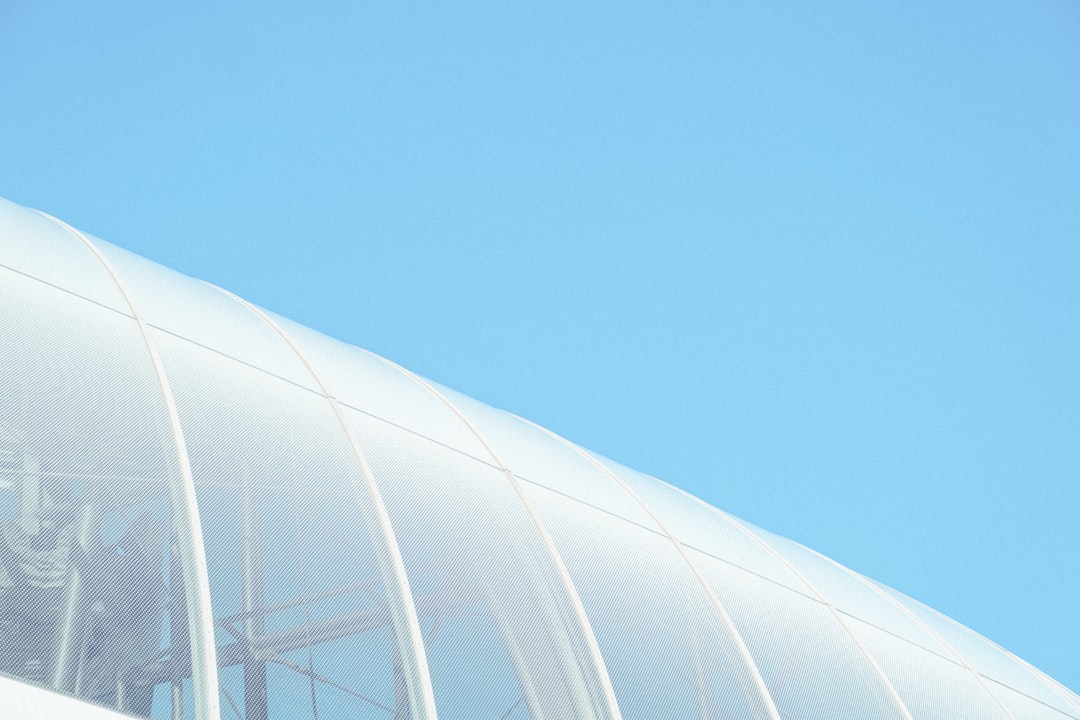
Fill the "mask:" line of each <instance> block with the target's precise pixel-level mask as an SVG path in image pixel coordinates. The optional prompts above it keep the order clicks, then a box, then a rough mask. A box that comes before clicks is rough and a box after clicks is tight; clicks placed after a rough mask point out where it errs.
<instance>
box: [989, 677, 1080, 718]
mask: <svg viewBox="0 0 1080 720" xmlns="http://www.w3.org/2000/svg"><path fill="white" fill-rule="evenodd" d="M987 684H988V685H989V686H990V689H991V690H992V691H993V693H994V695H996V696H997V698H998V700H1000V701H1001V704H1002V705H1004V706H1005V707H1006V708H1008V709H1009V712H1010V713H1012V715H1013V717H1016V718H1023V720H1076V718H1077V717H1080V715H1078V714H1077V711H1076V710H1069V711H1065V710H1061V709H1058V708H1056V707H1052V706H1050V705H1046V704H1045V703H1042V702H1039V701H1038V700H1036V699H1034V698H1032V697H1030V696H1028V695H1024V694H1023V693H1019V692H1017V691H1016V690H1013V689H1012V688H1011V687H1008V686H1006V685H1002V684H1000V683H996V682H994V681H993V680H988V681H987Z"/></svg>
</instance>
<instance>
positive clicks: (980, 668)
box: [883, 588, 1074, 712]
mask: <svg viewBox="0 0 1080 720" xmlns="http://www.w3.org/2000/svg"><path fill="white" fill-rule="evenodd" d="M883 590H885V592H888V593H889V595H890V596H892V597H893V598H895V599H896V600H897V601H898V602H900V603H902V604H903V605H904V607H906V608H907V609H908V610H909V611H911V612H912V613H914V614H915V615H916V616H918V618H919V619H920V620H921V621H923V622H925V623H926V624H927V625H929V626H930V627H931V628H932V629H933V631H934V632H935V633H937V634H938V635H939V636H940V637H941V639H942V640H944V641H945V642H946V643H948V644H949V646H950V647H951V648H952V649H953V650H955V651H956V653H957V654H958V655H960V657H961V658H963V660H964V662H965V663H967V664H968V665H970V666H971V667H972V668H973V669H974V670H975V671H976V672H978V673H980V674H982V675H985V676H986V677H989V678H993V679H994V680H996V681H998V682H999V683H1002V684H1003V685H1007V686H1009V687H1011V688H1012V689H1013V690H1016V691H1017V692H1020V693H1023V694H1025V695H1028V696H1030V697H1032V698H1035V699H1036V700H1038V701H1039V702H1042V703H1045V704H1047V705H1049V706H1050V707H1054V708H1057V709H1058V710H1061V711H1062V712H1070V711H1074V710H1073V708H1071V706H1069V704H1068V703H1066V702H1065V700H1063V699H1062V698H1061V696H1060V695H1058V694H1057V693H1055V692H1054V691H1053V690H1051V689H1050V687H1049V686H1048V685H1047V684H1046V683H1045V682H1044V681H1043V680H1042V679H1040V678H1038V677H1036V676H1035V674H1034V673H1032V672H1031V671H1030V670H1028V669H1027V668H1026V667H1024V666H1023V665H1021V664H1020V663H1019V662H1017V661H1016V660H1014V659H1013V658H1011V657H1010V656H1009V655H1008V654H1007V653H1006V652H1004V651H1003V650H1001V649H1000V648H998V647H995V646H994V645H993V644H992V643H991V642H989V641H988V640H986V639H985V638H983V637H980V636H979V635H977V634H975V633H974V632H973V631H971V630H969V629H968V628H966V627H964V626H962V625H960V624H959V623H957V622H955V621H953V620H951V619H949V618H946V617H944V616H942V615H940V614H938V613H937V612H935V611H934V610H931V609H930V608H928V607H926V606H925V605H923V604H922V603H919V602H916V601H915V600H912V599H911V598H909V597H907V596H906V595H903V594H902V593H898V592H896V591H895V590H892V589H889V588H883Z"/></svg>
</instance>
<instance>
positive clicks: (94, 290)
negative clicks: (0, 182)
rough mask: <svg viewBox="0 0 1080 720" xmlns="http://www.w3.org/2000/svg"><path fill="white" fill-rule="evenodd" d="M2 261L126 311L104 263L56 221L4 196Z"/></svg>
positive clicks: (0, 215) (0, 222)
mask: <svg viewBox="0 0 1080 720" xmlns="http://www.w3.org/2000/svg"><path fill="white" fill-rule="evenodd" d="M0 265H2V266H5V267H8V268H11V269H13V270H16V271H18V272H20V273H23V274H26V275H30V276H31V277H36V278H38V279H40V280H42V281H44V282H46V283H48V284H50V285H54V286H56V287H58V288H62V289H64V290H67V291H68V292H71V293H73V294H75V295H79V296H82V297H84V298H87V299H88V300H92V301H93V302H96V303H100V304H101V305H104V306H106V307H109V308H112V309H114V310H120V311H122V312H126V311H127V305H126V304H125V303H124V300H123V297H122V296H121V295H120V293H119V291H117V289H116V286H115V284H114V283H113V282H112V281H111V280H110V279H109V277H108V275H106V274H105V273H104V272H103V270H102V267H101V263H100V262H98V261H97V259H96V258H95V257H94V256H93V255H92V254H91V253H90V251H89V250H87V249H86V246H84V245H83V244H82V243H81V242H80V241H79V239H78V238H76V237H75V236H74V235H72V234H71V233H70V232H68V231H67V230H65V229H64V228H63V227H61V226H60V225H58V224H57V223H56V222H54V221H52V220H50V219H48V218H46V217H44V216H42V215H40V214H38V213H36V212H34V211H33V210H30V209H29V208H24V207H22V206H21V205H16V204H14V203H12V202H8V201H7V200H4V199H0Z"/></svg>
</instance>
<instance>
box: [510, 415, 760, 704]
mask: <svg viewBox="0 0 1080 720" xmlns="http://www.w3.org/2000/svg"><path fill="white" fill-rule="evenodd" d="M520 419H521V420H522V421H523V422H525V423H528V424H529V425H531V426H532V427H534V428H536V429H537V430H540V431H542V432H543V433H544V434H546V435H549V436H550V437H552V438H554V439H555V440H557V441H558V442H560V443H562V444H563V445H565V446H566V447H567V448H569V449H571V450H572V451H574V452H576V453H577V454H579V455H580V456H581V457H583V458H584V459H585V460H587V461H588V462H589V463H590V464H592V465H593V466H594V467H595V468H597V469H598V470H599V471H600V472H602V473H603V474H604V475H606V476H607V477H608V478H610V479H611V481H612V482H614V483H615V485H616V487H618V488H619V489H620V490H622V491H623V492H624V493H626V494H627V495H628V496H630V498H631V499H632V500H633V501H634V502H636V503H637V504H638V505H639V506H640V507H641V509H642V510H644V511H645V513H646V514H647V515H648V516H649V518H651V519H652V521H653V522H654V523H656V526H657V527H658V528H660V531H661V532H662V533H664V535H666V536H667V538H668V540H670V541H671V544H672V545H673V546H674V547H675V549H676V550H677V551H678V553H679V556H680V557H681V558H682V559H683V561H684V562H685V563H686V566H687V567H688V568H689V569H690V572H691V573H692V574H693V576H694V579H695V580H696V581H697V583H698V585H700V586H701V588H702V590H704V591H705V594H706V596H707V597H708V598H709V603H710V604H711V605H712V606H713V609H715V610H716V612H717V614H719V615H720V619H721V620H722V621H723V623H724V626H725V627H726V628H727V630H728V632H729V633H731V639H732V640H734V641H735V646H736V648H737V649H738V652H739V657H740V659H742V661H743V664H744V665H746V668H747V670H748V671H749V672H750V676H751V679H752V680H753V681H754V686H755V687H756V688H757V690H758V694H759V696H760V699H761V701H762V702H763V703H764V704H765V709H766V710H767V711H768V713H769V717H770V718H772V720H781V718H780V711H779V710H778V709H777V707H776V702H775V701H774V700H773V697H772V693H770V692H769V688H768V686H767V685H766V684H765V678H764V677H762V675H761V670H760V669H759V668H758V666H757V662H755V661H754V658H753V656H752V655H751V654H750V649H749V648H748V647H747V646H746V641H745V640H743V637H742V634H741V633H740V632H739V629H738V628H737V627H735V623H734V621H733V620H732V619H731V615H730V614H729V613H728V611H727V608H726V607H724V603H723V602H722V601H721V600H720V598H719V597H718V596H717V595H716V593H715V592H713V589H712V588H711V587H710V586H709V583H708V582H706V581H705V578H704V577H702V575H701V572H700V571H699V570H698V568H697V566H696V565H695V564H694V562H693V560H691V559H690V556H689V554H687V552H686V548H685V547H683V544H682V543H681V542H680V541H679V539H678V538H676V537H675V534H674V533H672V532H671V530H669V529H668V528H667V526H666V525H664V523H663V521H661V520H660V518H659V517H658V516H657V515H656V513H655V512H653V510H652V508H651V507H649V506H648V505H647V504H646V503H645V501H644V500H642V499H641V497H640V496H639V495H638V494H637V493H636V492H634V490H633V489H632V488H631V487H630V486H629V485H627V484H626V483H625V482H623V480H622V478H620V477H619V476H618V475H617V474H615V472H613V471H612V470H611V468H609V467H607V466H606V465H604V464H603V463H602V462H600V461H599V460H597V459H596V458H595V457H593V456H592V455H591V454H590V453H588V452H586V451H585V450H583V449H582V448H580V447H578V446H577V445H574V444H573V443H572V442H570V441H569V440H566V439H565V438H563V437H561V436H560V435H557V434H555V433H553V432H551V431H550V430H548V429H547V428H544V427H541V426H539V425H537V424H536V423H534V422H532V421H531V420H526V419H525V418H520ZM700 700H701V696H700V692H699V701H700ZM703 717H707V716H705V715H703Z"/></svg>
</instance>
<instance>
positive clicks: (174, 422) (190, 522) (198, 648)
mask: <svg viewBox="0 0 1080 720" xmlns="http://www.w3.org/2000/svg"><path fill="white" fill-rule="evenodd" d="M33 212H36V213H37V214H39V215H41V216H42V217H44V218H46V219H47V220H51V221H52V222H54V223H56V224H57V225H59V226H60V227H61V228H63V229H64V230H66V231H67V232H68V233H70V234H71V235H73V236H74V237H75V238H76V239H77V240H78V241H79V242H80V243H82V245H83V246H84V247H85V248H86V249H87V250H89V251H90V253H91V254H92V255H93V256H94V257H95V258H96V259H97V260H98V262H99V263H101V266H102V267H103V268H104V270H105V272H106V273H107V274H108V275H109V278H110V279H111V280H112V281H113V283H114V284H115V285H116V289H117V290H118V291H119V292H120V295H121V297H123V299H124V303H125V304H126V305H127V306H128V310H129V311H130V314H131V317H132V319H134V320H135V323H136V325H137V326H138V329H139V333H140V335H141V336H142V339H143V342H144V343H145V345H146V351H147V354H148V355H149V356H150V362H151V363H152V365H153V367H154V374H155V375H156V377H157V381H158V385H159V387H160V388H161V395H162V400H163V401H164V404H165V411H166V413H167V415H168V419H169V427H170V429H171V431H172V437H173V444H174V449H175V451H176V461H177V465H178V469H179V474H180V477H179V482H175V479H173V480H174V481H172V482H170V483H169V488H170V490H171V491H172V494H173V498H172V500H173V507H174V508H176V509H177V510H178V513H177V515H176V517H177V518H178V519H179V523H180V526H179V527H178V528H177V532H178V534H179V535H180V543H179V545H180V558H181V565H182V568H183V575H184V592H185V596H186V601H187V612H188V633H189V637H190V640H191V679H192V683H193V686H194V689H195V693H194V695H195V717H196V718H197V719H198V720H220V717H221V708H220V700H219V697H218V677H217V646H216V645H215V642H214V619H213V618H214V615H213V610H212V608H211V605H210V579H209V574H208V572H207V568H206V549H205V547H204V543H203V535H202V522H201V520H200V519H199V504H198V500H197V498H196V495H195V480H194V477H193V476H192V472H191V461H190V459H189V458H188V452H187V444H186V443H185V441H184V431H183V428H182V427H181V424H180V415H179V412H178V411H177V408H176V400H175V398H174V397H173V394H172V389H171V388H170V386H169V379H168V377H167V376H166V374H165V367H164V365H163V364H162V362H161V357H160V355H159V353H158V349H157V345H156V344H155V343H154V338H153V336H152V335H151V334H150V326H149V325H148V324H147V322H146V320H145V318H144V317H143V316H142V313H140V312H139V309H138V307H137V306H136V305H135V303H134V301H133V300H132V298H131V295H130V294H129V293H128V291H127V289H126V287H125V286H124V284H123V282H121V280H120V276H119V275H118V274H117V273H116V270H115V269H114V268H113V266H112V264H111V263H110V262H109V260H108V258H106V257H105V255H104V254H103V253H102V252H101V251H100V250H99V249H98V248H97V246H96V245H94V243H92V242H91V241H90V239H89V238H87V237H86V236H85V235H84V234H82V233H81V232H79V231H78V230H76V229H75V228H73V227H71V226H70V225H68V224H67V223H65V222H64V221H62V220H58V219H57V218H54V217H53V216H52V215H49V214H48V213H44V212H42V211H40V210H34V211H33Z"/></svg>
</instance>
